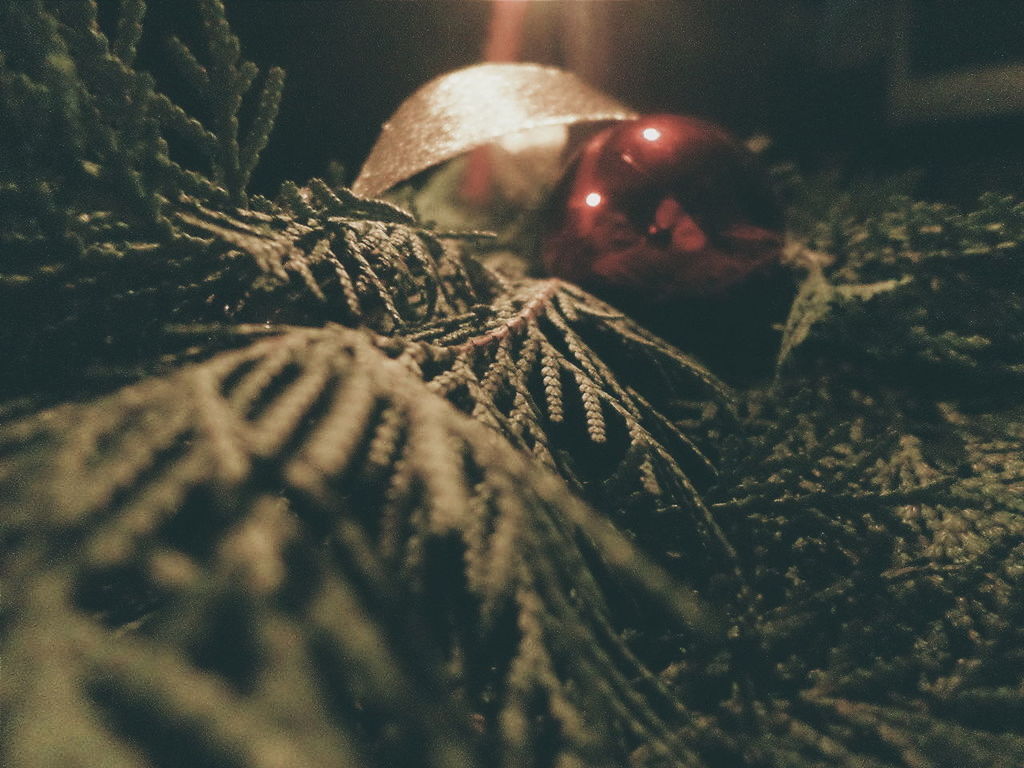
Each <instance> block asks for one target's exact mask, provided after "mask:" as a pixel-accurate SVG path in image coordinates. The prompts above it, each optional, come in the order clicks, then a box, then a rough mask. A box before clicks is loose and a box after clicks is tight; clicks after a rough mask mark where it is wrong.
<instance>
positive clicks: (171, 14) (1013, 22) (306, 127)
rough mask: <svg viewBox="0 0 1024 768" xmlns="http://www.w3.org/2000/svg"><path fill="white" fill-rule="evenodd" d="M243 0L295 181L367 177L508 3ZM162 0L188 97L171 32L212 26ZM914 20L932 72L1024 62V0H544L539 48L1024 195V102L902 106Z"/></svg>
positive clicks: (963, 191) (277, 167)
mask: <svg viewBox="0 0 1024 768" xmlns="http://www.w3.org/2000/svg"><path fill="white" fill-rule="evenodd" d="M225 5H226V7H227V11H228V16H229V19H230V21H231V23H232V26H233V27H234V29H235V31H236V33H237V34H238V35H239V37H240V38H241V40H242V45H243V52H244V54H245V55H246V56H247V57H248V58H251V59H253V60H255V61H256V62H257V63H258V64H260V65H261V67H263V68H265V67H267V66H269V65H272V64H276V65H280V66H283V67H284V68H285V69H286V70H287V71H288V83H287V86H286V92H285V97H284V102H283V106H282V112H281V116H280V118H279V120H278V124H277V129H276V131H275V134H274V137H273V139H272V141H271V144H270V146H269V147H268V148H267V151H266V152H265V153H264V161H263V163H262V164H261V166H260V168H259V169H258V171H257V175H256V177H255V179H254V184H255V188H256V189H257V191H263V192H273V191H275V190H276V187H277V185H278V184H279V183H280V182H281V181H282V180H284V179H295V180H297V181H300V182H301V181H304V180H305V179H307V178H308V177H310V176H313V175H324V174H325V173H326V169H327V165H328V163H329V162H330V161H332V160H333V161H338V162H340V163H341V164H342V165H343V166H344V168H345V178H346V180H347V181H349V182H350V181H351V180H352V179H353V178H354V177H355V174H356V173H357V172H358V169H359V167H360V165H361V163H362V161H363V159H365V157H366V155H367V153H368V152H369V150H370V147H371V146H372V144H373V141H374V138H375V137H376V135H377V132H378V131H379V128H380V125H381V123H383V121H384V120H386V119H387V118H388V116H389V115H390V114H391V113H392V112H393V111H394V110H395V109H396V108H397V106H398V105H399V103H401V101H402V100H403V99H404V98H405V97H406V96H408V95H409V94H410V93H412V92H413V91H414V90H415V89H416V88H417V87H418V86H420V85H422V84H423V83H425V82H426V81H428V80H429V79H431V78H432V77H434V76H436V75H438V74H441V73H443V72H446V71H448V70H451V69H454V68H457V67H461V66H465V65H468V64H472V63H474V62H477V61H479V60H480V57H481V51H482V49H483V45H484V40H485V37H486V30H487V24H488V20H489V16H490V12H491V2H490V0H333V1H332V0H290V1H286V0H225ZM150 6H151V7H150V28H149V30H148V32H147V38H146V41H145V45H144V47H143V60H144V62H149V63H150V65H151V68H153V69H154V70H155V71H156V74H157V75H158V78H159V79H160V81H161V83H162V85H164V87H165V88H166V89H167V90H169V91H172V94H171V95H172V96H176V97H177V98H179V100H181V101H182V102H185V103H186V105H188V100H189V95H188V93H187V91H185V90H184V89H182V88H181V84H180V83H179V82H176V81H175V79H174V73H173V72H169V71H167V70H166V69H163V65H162V64H161V63H160V62H161V56H160V47H161V40H162V39H163V38H165V37H166V35H167V34H168V33H169V32H170V31H174V32H176V33H178V34H180V35H182V36H183V37H185V38H186V39H190V38H194V36H195V23H194V12H193V10H192V6H191V3H190V2H189V1H188V0H174V1H173V2H172V1H171V0H151V3H150ZM904 10H905V12H906V13H908V14H909V16H908V17H907V18H909V22H907V23H906V24H904V23H903V22H902V21H901V19H902V18H903V17H902V16H901V13H902V12H904ZM901 29H903V30H904V32H905V33H904V38H905V41H906V50H907V51H908V59H909V64H910V68H911V73H912V74H913V75H915V76H917V75H933V74H941V73H943V72H948V71H956V70H958V69H960V68H962V67H970V66H987V65H999V64H1005V63H1007V62H1012V61H1024V2H1021V0H970V2H963V1H961V0H912V1H911V2H907V3H901V2H898V0H758V2H751V0H532V2H531V6H530V10H529V15H528V17H527V29H526V41H525V45H524V51H523V58H524V59H525V60H531V61H539V62H543V63H549V64H556V65H560V66H565V67H568V68H572V69H574V70H576V71H577V72H578V73H579V74H580V75H581V76H583V77H584V78H585V79H587V80H589V81H591V82H592V83H593V84H595V85H597V86H598V87H600V88H602V89H603V90H605V91H607V92H609V93H611V94H612V95H614V96H616V97H618V98H620V99H621V100H622V101H624V102H626V103H627V104H629V105H631V106H633V107H635V108H637V109H639V110H640V111H644V112H661V111H664V112H679V113H691V114H697V115H701V116H704V117H708V118H711V119H714V120H717V121H719V122H722V123H724V124H725V125H726V126H728V127H730V128H732V129H733V130H734V131H736V132H738V133H740V134H741V135H749V134H752V133H755V132H757V133H765V134H767V135H769V136H771V137H772V138H773V139H774V141H775V145H776V151H777V152H778V153H781V154H784V155H785V156H788V157H792V158H793V159H795V160H797V161H798V162H800V163H801V164H802V165H804V166H805V167H808V168H810V169H815V168H820V167H822V166H829V165H835V166H837V167H841V168H843V169H847V170H851V171H854V172H858V171H866V172H872V173H890V172H895V171H902V170H907V169H911V168H914V169H919V170H920V171H921V174H922V175H921V182H920V186H921V189H920V190H919V193H920V194H922V195H923V196H926V197H934V198H942V199H950V200H953V201H956V202H969V201H970V200H972V199H973V198H974V197H975V196H976V195H977V194H978V192H980V191H983V190H986V189H997V190H1005V191H1011V192H1013V191H1016V192H1020V191H1021V173H1022V169H1024V149H1022V144H1024V141H1022V138H1024V115H1022V114H1020V113H1019V112H1015V111H1012V110H1011V111H1009V112H1006V111H1005V110H999V109H994V110H992V112H993V113H992V114H984V115H972V116H966V117H964V116H960V117H956V118H949V119H938V120H936V119H931V120H929V121H927V122H923V123H922V122H915V121H914V120H912V119H911V120H909V121H907V120H903V121H901V122H897V121H894V120H893V119H892V118H891V117H890V114H889V112H890V110H889V104H888V90H889V86H890V80H891V78H892V71H893V70H892V62H893V52H894V50H895V49H896V40H897V38H898V36H899V34H900V30H901ZM1021 87H1022V89H1024V82H1022V83H1021ZM175 90H178V91H179V92H178V93H173V91H175ZM953 96H954V97H955V94H953ZM194 108H195V110H196V111H200V112H201V107H199V106H198V105H194Z"/></svg>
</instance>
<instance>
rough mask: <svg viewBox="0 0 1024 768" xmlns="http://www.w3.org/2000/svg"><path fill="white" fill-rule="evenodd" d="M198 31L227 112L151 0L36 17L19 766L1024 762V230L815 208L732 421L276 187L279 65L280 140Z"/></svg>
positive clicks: (581, 321) (0, 111) (267, 89)
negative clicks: (261, 191)
mask: <svg viewBox="0 0 1024 768" xmlns="http://www.w3.org/2000/svg"><path fill="white" fill-rule="evenodd" d="M199 10H200V16H201V19H202V22H203V28H204V31H205V41H206V42H205V50H201V51H196V52H194V51H192V50H190V49H189V48H187V47H186V46H185V45H184V44H182V43H180V42H175V43H172V45H171V50H172V56H173V57H174V58H175V60H176V61H177V63H178V65H179V68H180V70H181V72H182V76H183V78H184V79H186V80H187V81H188V82H190V83H192V84H193V86H194V87H195V88H196V90H197V94H198V96H199V98H200V99H201V100H202V101H203V103H204V105H205V108H206V109H207V110H208V111H209V115H210V116H211V121H210V124H209V125H204V124H202V123H200V122H199V121H197V120H194V119H193V118H191V117H190V116H189V115H187V114H186V113H185V112H184V111H183V110H181V109H180V108H178V107H176V106H175V105H173V104H172V103H171V102H170V101H169V100H167V99H166V98H165V97H164V96H162V95H161V94H159V93H158V92H157V91H156V90H155V88H154V87H153V82H152V80H151V79H150V78H149V76H148V75H146V74H145V73H140V72H138V71H136V70H135V69H134V68H133V64H132V62H133V58H134V52H135V50H136V48H137V46H138V42H139V40H140V29H141V26H140V25H141V23H142V20H143V17H144V4H143V3H142V2H139V1H137V0H135V1H129V0H125V2H123V3H122V4H121V16H120V19H119V21H118V22H117V23H116V30H115V32H114V35H113V41H112V42H111V41H108V40H107V39H106V37H105V36H104V35H103V34H102V33H101V32H100V30H99V27H98V26H97V23H96V11H95V5H94V4H92V3H86V2H83V3H45V2H42V1H41V0H35V1H33V2H20V0H19V1H18V2H15V1H14V0H0V43H2V46H0V53H2V56H3V61H2V68H0V115H2V116H3V119H4V122H5V125H8V124H9V125H13V126H15V128H14V129H13V130H12V131H11V132H9V133H6V134H3V135H0V147H2V149H3V153H2V154H0V198H2V202H4V204H5V205H4V206H3V208H2V210H3V213H2V214H0V238H2V245H3V248H2V250H0V314H2V317H0V328H2V331H0V357H2V359H3V360H5V362H6V368H5V370H4V371H3V373H2V375H0V552H2V555H0V569H2V571H0V572H2V574H3V581H4V591H3V595H2V602H0V657H2V658H3V661H4V674H3V676H2V677H0V730H2V737H0V762H2V763H3V764H5V765H11V766H12V767H13V768H24V767H27V766H49V765H104V766H106V765H110V766H138V767H139V768H144V767H145V768H148V767H149V766H161V767H164V768H171V767H175V766H195V765H201V766H236V767H237V766H247V767H248V766H253V767H256V766H268V767H269V766H282V765H283V766H312V765H326V764H331V765H333V764H345V765H360V766H362V765H365V766H400V765H410V766H412V765H416V766H451V767H452V768H455V766H458V767H459V768H463V766H493V765H500V766H509V768H512V766H516V767H517V768H518V767H519V766H537V767H538V768H539V767H540V766H558V768H567V767H568V766H623V765H634V766H643V767H645V768H654V767H655V766H684V765H685V766H698V767H701V768H736V767H740V766H745V767H746V768H764V767H767V766H775V767H778V768H782V767H783V766H786V767H787V768H788V767H789V766H796V767H798V768H810V767H811V766H816V767H820V768H825V767H827V766H878V767H879V768H881V767H885V768H896V767H901V768H922V767H929V768H931V767H934V768H938V767H939V766H958V768H961V767H968V766H969V767H971V768H973V767H975V766H976V767H977V768H981V767H982V766H985V768H988V767H989V766H999V767H1005V768H1011V767H1016V766H1019V765H1021V764H1022V762H1024V726H1022V723H1024V693H1022V692H1024V663H1022V656H1021V652H1020V648H1021V647H1022V643H1024V636H1022V630H1021V627H1022V626H1024V594H1022V590H1024V523H1022V517H1021V514H1022V511H1024V510H1022V504H1021V501H1020V498H1021V491H1022V490H1024V461H1022V457H1024V413H1022V411H1021V407H1020V404H1019V402H1018V399H1019V398H1018V393H1019V392H1020V386H1021V381H1020V378H1021V375H1022V374H1024V369H1022V363H1024V361H1022V359H1021V358H1022V356H1021V353H1022V347H1021V345H1022V340H1024V325H1022V323H1024V320H1022V318H1024V312H1022V307H1021V304H1020V302H1021V299H1020V296H1022V295H1024V293H1022V290H1021V289H1022V288H1024V286H1021V285H1020V281H1021V279H1022V277H1021V275H1022V274H1024V272H1022V271H1021V269H1020V262H1021V258H1022V250H1021V247H1020V243H1019V240H1020V238H1021V235H1022V233H1024V207H1022V205H1021V204H1019V203H1017V202H1016V201H1012V200H1005V199H1002V198H996V197H987V198H984V199H983V200H982V201H981V203H980V205H979V208H978V210H977V211H975V212H972V213H961V212H959V211H956V210H953V209H951V208H948V207H943V206H935V205H927V204H922V203H915V202H911V201H910V200H908V199H905V198H902V197H898V196H896V197H893V196H889V195H882V194H880V193H878V191H877V190H874V191H873V194H872V195H871V196H870V199H866V198H864V196H863V195H854V194H847V195H842V196H830V197H826V195H825V193H824V192H823V191H821V190H818V191H817V192H814V193H813V194H811V196H810V199H809V201H808V204H807V205H805V206H804V211H803V213H802V214H799V213H798V214H797V215H796V216H794V221H795V222H797V223H798V231H797V232H796V233H794V239H795V240H799V242H800V243H801V245H800V247H799V248H795V250H802V251H803V253H804V255H805V256H806V258H805V260H806V261H808V262H809V263H811V264H812V266H811V268H810V270H809V275H808V277H807V279H806V280H805V282H804V287H803V289H802V291H801V293H800V296H799V297H798V300H797V301H796V303H795V304H794V307H793V311H792V313H791V317H790V320H789V322H788V324H787V330H786V335H785V339H784V342H783V349H782V352H781V354H780V362H779V367H778V372H777V376H776V377H775V379H774V380H773V381H771V382H766V383H764V384H763V385H760V386H755V387H751V388H750V389H748V390H746V391H742V392H730V391H728V390H727V389H726V388H725V387H724V386H723V385H722V384H720V383H719V382H718V381H717V380H716V379H715V377H714V376H713V375H712V374H711V373H709V372H708V371H707V370H706V369H705V368H704V367H703V366H701V365H700V364H699V363H698V362H696V361H695V360H694V359H692V358H691V357H689V356H687V355H686V354H683V353H682V352H680V351H678V350H676V349H674V348H672V347H671V346H669V345H667V344H666V343H664V342H663V341H661V340H660V339H658V338H656V337H654V336H652V335H651V334H649V333H648V332H647V331H645V330H644V329H642V328H640V327H639V326H638V325H637V324H636V323H634V322H633V321H632V320H631V319H630V318H628V317H626V316H624V315H623V314H622V313H620V312H618V311H616V310H615V309H613V308H612V307H609V306H607V305H605V304H603V303H602V302H600V301H598V300H596V299H595V298H593V297H592V296H589V295H588V294H586V293H584V292H583V291H580V290H579V289H577V288H575V287H573V286H570V285H566V284H564V283H561V282H559V281H554V280H539V279H529V278H525V277H514V278H513V277H508V276H503V275H501V274H499V273H497V272H493V271H491V270H489V269H486V268H485V267H484V266H482V265H481V264H480V263H479V261H478V259H477V258H476V256H478V255H479V254H480V253H481V251H482V249H481V248H480V246H479V237H478V235H476V234H472V235H467V236H459V235H453V234H438V233H434V232H431V231H429V230H427V229H425V228H423V227H422V226H421V225H420V224H419V223H418V222H417V221H416V220H415V219H414V218H413V217H411V216H410V215H409V214H407V213H406V212H404V211H402V210H400V209H398V208H396V207H394V206H392V205H390V204H388V203H385V202H381V201H371V200H363V199H360V198H357V197H355V196H354V195H352V194H351V193H350V192H348V191H347V190H344V189H336V188H331V187H328V186H327V185H326V184H324V183H321V182H312V183H311V184H310V186H309V187H308V188H299V187H297V186H296V185H294V184H286V185H284V187H283V188H282V190H281V193H280V195H279V196H278V198H277V199H275V200H268V199H264V198H261V197H253V198H252V199H249V200H247V199H246V197H245V193H244V190H245V184H246V182H247V179H248V177H249V175H250V174H251V171H252V167H253V166H254V164H255V161H256V156H257V155H258V153H259V151H260V149H262V147H263V146H264V145H265V143H266V137H267V136H268V135H269V129H270V124H271V122H272V119H273V114H274V113H275V112H276V109H277V103H278V98H279V95H280V86H281V77H280V75H279V74H275V73H274V72H271V73H268V75H267V78H266V81H265V84H264V87H263V92H262V94H261V95H259V96H257V97H256V102H258V105H259V106H258V107H257V111H258V113H259V116H258V117H257V118H256V119H255V121H254V122H253V123H252V125H251V126H250V127H249V128H248V129H246V130H242V129H241V127H240V126H239V124H238V120H237V116H238V112H239V108H240V105H241V104H242V102H243V100H244V98H245V94H246V93H247V92H248V91H249V89H250V88H251V86H252V84H253V82H254V80H255V78H256V72H255V70H254V68H253V67H252V65H251V64H249V63H247V62H245V61H244V60H243V59H242V58H241V52H240V49H239V46H238V41H237V40H236V39H235V38H234V37H233V35H232V34H231V32H230V30H229V29H228V27H227V25H226V22H225V20H224V14H223V8H222V6H221V5H220V3H219V2H215V1H214V0H209V2H206V1H204V2H201V3H200V4H199ZM164 131H171V132H174V134H175V135H176V136H178V137H179V138H182V137H184V138H188V139H190V140H191V141H192V142H193V143H194V144H195V145H196V146H197V147H198V148H200V149H202V150H203V151H204V152H205V154H206V156H207V157H208V160H209V163H210V164H209V168H206V169H203V170H202V172H200V171H198V170H195V169H187V168H184V167H183V166H181V165H179V164H177V163H176V162H175V161H173V160H171V159H170V155H169V152H168V150H167V145H166V140H165V134H164ZM825 200H830V201H832V202H830V203H829V204H823V202H824V201H825Z"/></svg>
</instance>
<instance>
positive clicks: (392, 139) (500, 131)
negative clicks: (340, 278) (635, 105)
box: [352, 63, 638, 197]
mask: <svg viewBox="0 0 1024 768" xmlns="http://www.w3.org/2000/svg"><path fill="white" fill-rule="evenodd" d="M637 116H638V115H637V113H636V112H634V111H633V110H631V109H629V108H628V107H626V106H623V105H622V104H620V103H619V102H617V101H616V100H614V99H612V98H611V97H609V96H606V95H605V94H603V93H601V92H600V91H597V90H595V89H594V88H592V87H590V86H589V85H587V84H586V83H584V82H583V81H582V80H580V79H579V78H578V77H577V76H576V75H574V74H572V73H571V72H566V71H565V70H562V69H557V68H555V67H545V66H541V65H539V64H521V63H500V64H476V65H474V66H471V67H466V68H464V69H458V70H455V71H454V72H449V73H447V74H445V75H441V76H440V77H437V78H435V79H433V80H431V81H430V82H429V83H427V84H426V85H424V86H423V87H422V88H420V89H419V90H417V91H416V92H415V93H413V94H412V96H410V97H409V98H408V99H406V100H405V101H404V102H403V103H402V104H401V105H400V106H399V107H398V110H397V111H396V112H395V114H394V115H392V116H391V119H390V120H388V121H387V122H386V123H384V126H383V127H382V128H381V132H380V136H379V137H378V138H377V142H376V144H374V146H373V149H372V150H370V156H369V157H368V158H367V159H366V162H365V163H364V164H363V168H362V170H361V171H360V172H359V176H358V178H356V180H355V182H354V183H353V184H352V191H353V192H355V193H356V194H357V195H363V196H366V197H376V196H379V195H380V194H382V193H383V192H385V191H387V190H388V189H390V188H391V187H393V186H395V185H396V184H398V183H399V182H402V181H406V180H407V179H410V178H412V177H413V176H415V175H416V174H417V173H420V172H421V171H425V170H426V169H428V168H430V167H432V166H435V165H437V164H438V163H443V162H445V161H446V160H450V159H452V158H453V157H456V156H458V155H461V154H463V153H465V152H468V151H469V150H471V149H473V148H474V147H479V146H483V145H485V144H491V143H493V142H494V141H496V140H498V139H501V138H502V137H504V136H508V135H511V134H514V133H519V132H520V131H527V130H531V129H533V128H541V127H544V126H552V125H574V124H578V123H592V122H602V121H608V120H631V119H633V118H636V117H637Z"/></svg>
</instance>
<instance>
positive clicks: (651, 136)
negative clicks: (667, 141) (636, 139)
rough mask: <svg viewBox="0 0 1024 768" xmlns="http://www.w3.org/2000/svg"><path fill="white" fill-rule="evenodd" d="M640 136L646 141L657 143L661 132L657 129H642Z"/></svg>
mask: <svg viewBox="0 0 1024 768" xmlns="http://www.w3.org/2000/svg"><path fill="white" fill-rule="evenodd" d="M641 135H642V136H643V137H644V138H645V139H647V140H648V141H657V140H658V139H660V138H661V131H659V130H658V129H657V128H644V129H643V131H642V132H641Z"/></svg>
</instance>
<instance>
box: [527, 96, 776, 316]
mask: <svg viewBox="0 0 1024 768" xmlns="http://www.w3.org/2000/svg"><path fill="white" fill-rule="evenodd" d="M782 229H783V216H782V211H781V209H780V207H779V205H778V203H777V202H776V200H775V198H774V196H773V195H772V193H771V190H770V188H769V184H768V179H767V176H766V175H765V173H764V172H763V171H762V170H761V169H760V168H759V167H758V165H757V163H756V159H755V158H754V156H753V155H752V153H751V152H749V151H748V150H747V149H746V148H745V147H744V146H743V145H742V144H740V143H739V142H738V141H736V140H735V139H734V138H733V137H731V136H730V135H729V134H728V133H727V132H726V131H724V130H723V129H722V128H720V127H718V126H716V125H713V124H711V123H708V122H705V121H703V120H697V119H694V118H689V117H679V116H676V115H650V116H647V117H643V118H640V119H638V120H631V121H627V122H622V123H618V124H616V125H613V126H611V127H609V128H606V129H604V130H602V131H601V132H599V133H598V134H596V135H595V136H594V137H592V138H591V139H590V140H589V141H587V142H586V144H585V145H584V146H583V148H582V150H581V151H580V152H579V153H578V154H577V156H576V159H575V161H574V162H573V163H572V165H571V166H570V168H569V170H568V172H567V174H566V175H565V177H564V178H563V180H562V182H561V183H560V184H559V186H558V187H557V188H556V190H555V192H554V194H553V196H552V200H551V205H550V208H549V209H548V210H547V213H546V221H545V223H544V227H543V230H544V232H545V234H544V235H543V238H542V241H541V254H542V257H543V260H544V264H545V265H546V267H547V270H548V272H549V273H550V274H552V275H555V276H557V277H561V278H563V279H565V280H569V281H571V282H574V283H577V284H579V285H582V286H584V287H586V288H588V289H590V290H593V291H595V292H596V293H598V294H602V295H605V296H611V297H614V298H617V299H619V298H621V299H625V300H627V301H629V300H641V301H643V302H653V303H655V304H661V303H665V302H670V301H672V300H673V299H677V298H683V297H706V298H712V297H716V296H720V295H723V294H728V293H732V292H733V289H734V288H735V287H736V286H739V285H742V284H744V283H747V282H748V281H749V280H750V279H751V278H753V277H755V276H757V275H759V274H762V273H770V272H772V271H773V270H775V269H776V268H777V267H778V265H779V259H780V255H781V249H782V243H783V237H782Z"/></svg>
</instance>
